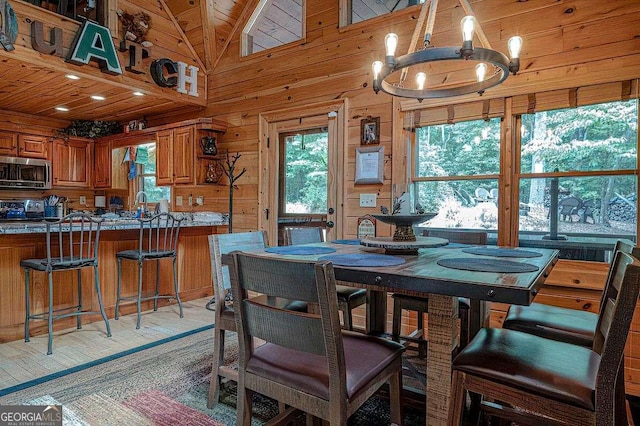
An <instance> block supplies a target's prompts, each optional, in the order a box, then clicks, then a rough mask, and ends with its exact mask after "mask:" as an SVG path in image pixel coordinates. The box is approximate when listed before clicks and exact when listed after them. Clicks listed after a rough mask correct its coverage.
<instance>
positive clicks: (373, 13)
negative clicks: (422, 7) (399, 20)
mask: <svg viewBox="0 0 640 426" xmlns="http://www.w3.org/2000/svg"><path fill="white" fill-rule="evenodd" d="M342 1H344V2H345V3H346V4H347V7H348V10H350V11H351V13H350V15H349V16H348V17H347V19H348V22H346V23H345V24H355V23H357V22H362V21H366V20H367V19H371V18H375V17H378V16H382V15H386V14H387V13H391V12H395V11H396V10H401V9H404V8H407V7H410V6H415V5H418V4H422V3H424V1H425V0H342Z"/></svg>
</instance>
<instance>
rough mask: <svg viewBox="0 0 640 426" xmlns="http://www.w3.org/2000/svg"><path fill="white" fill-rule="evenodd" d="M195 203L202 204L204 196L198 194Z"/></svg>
mask: <svg viewBox="0 0 640 426" xmlns="http://www.w3.org/2000/svg"><path fill="white" fill-rule="evenodd" d="M196 204H197V205H199V206H201V205H203V204H204V197H203V196H202V195H198V198H196Z"/></svg>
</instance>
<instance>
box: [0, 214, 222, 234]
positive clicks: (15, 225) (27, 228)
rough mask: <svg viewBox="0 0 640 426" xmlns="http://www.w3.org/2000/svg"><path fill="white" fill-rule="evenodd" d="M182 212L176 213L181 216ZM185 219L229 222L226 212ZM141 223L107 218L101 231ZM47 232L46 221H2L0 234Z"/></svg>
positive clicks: (210, 223) (185, 224)
mask: <svg viewBox="0 0 640 426" xmlns="http://www.w3.org/2000/svg"><path fill="white" fill-rule="evenodd" d="M180 215H181V213H176V216H178V217H179V216H180ZM184 216H185V220H183V221H182V224H181V227H183V228H184V227H194V226H224V225H228V224H229V215H228V214H226V213H215V212H211V213H194V214H190V213H184ZM139 228H140V223H139V222H138V220H137V219H135V218H118V219H105V220H104V221H103V222H102V225H101V227H100V230H101V231H117V230H126V229H139ZM44 232H47V222H46V221H44V220H43V221H36V222H12V223H0V234H37V233H44Z"/></svg>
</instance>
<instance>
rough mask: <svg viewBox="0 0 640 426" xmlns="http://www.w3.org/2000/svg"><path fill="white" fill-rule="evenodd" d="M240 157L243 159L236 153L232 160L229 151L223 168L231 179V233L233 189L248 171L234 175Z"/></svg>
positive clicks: (231, 227) (230, 223) (243, 170)
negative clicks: (236, 182)
mask: <svg viewBox="0 0 640 426" xmlns="http://www.w3.org/2000/svg"><path fill="white" fill-rule="evenodd" d="M240 157H242V155H241V154H240V153H239V152H236V153H235V154H234V155H233V156H232V157H231V158H229V150H227V152H226V156H225V161H224V167H223V170H224V174H225V175H227V178H229V233H232V232H233V188H234V186H235V181H236V180H238V179H239V178H240V177H241V176H242V175H243V174H244V172H246V171H247V169H246V168H244V167H243V168H242V170H241V171H240V173H238V174H237V175H234V174H233V173H234V171H235V169H236V162H237V161H238V159H239V158H240Z"/></svg>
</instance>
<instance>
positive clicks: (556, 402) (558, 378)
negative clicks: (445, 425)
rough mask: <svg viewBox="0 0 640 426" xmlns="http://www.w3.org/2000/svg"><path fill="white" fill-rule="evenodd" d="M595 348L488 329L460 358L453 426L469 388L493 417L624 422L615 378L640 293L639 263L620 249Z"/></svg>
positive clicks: (528, 420) (456, 368)
mask: <svg viewBox="0 0 640 426" xmlns="http://www.w3.org/2000/svg"><path fill="white" fill-rule="evenodd" d="M606 289H607V290H606V292H605V294H604V296H603V299H602V309H601V310H600V314H599V315H598V322H597V325H596V327H595V334H594V339H593V345H592V346H591V348H585V347H583V346H579V345H574V344H570V343H566V342H562V341H558V340H551V339H546V338H543V337H540V336H536V335H532V334H529V333H523V332H520V331H516V330H509V329H498V328H485V329H482V330H481V331H480V332H479V333H478V335H476V337H475V338H474V339H473V340H472V341H471V342H470V343H469V345H467V347H466V348H465V349H464V350H463V351H462V352H461V353H460V354H459V355H458V356H457V357H456V358H455V359H454V361H453V364H452V369H453V383H452V389H451V399H450V401H451V405H450V415H449V419H450V421H449V424H450V425H460V424H462V415H463V407H464V400H465V394H466V391H470V392H474V393H477V394H480V395H483V397H484V398H485V401H499V402H483V409H484V410H485V412H486V413H487V414H490V415H493V416H497V417H501V418H505V419H508V420H510V421H514V422H516V423H519V424H572V425H576V424H595V425H603V426H604V425H619V424H622V423H623V420H622V419H621V418H619V417H616V407H615V406H616V403H615V399H616V398H615V395H616V378H617V377H618V374H619V369H620V368H621V365H622V363H623V356H624V347H625V344H626V340H627V334H628V332H629V328H630V325H631V319H632V317H633V312H634V309H635V306H636V303H637V300H638V293H639V291H640V262H639V261H638V260H637V259H636V258H634V257H633V256H630V255H628V254H626V253H622V252H618V253H617V254H616V256H615V259H614V261H613V264H612V270H611V273H610V274H609V278H608V281H607V285H606Z"/></svg>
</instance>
